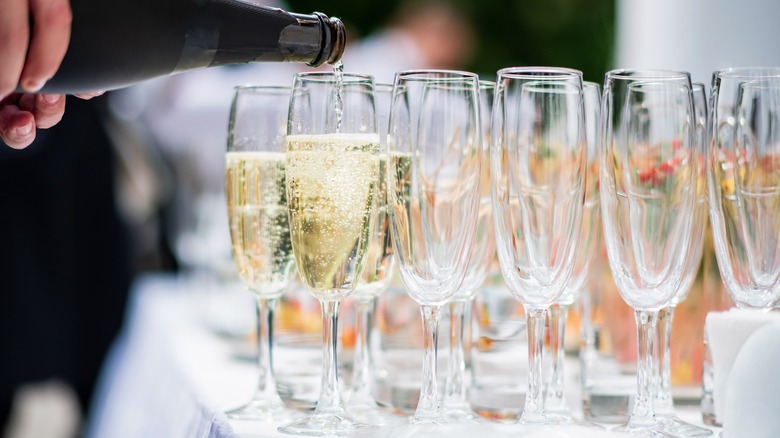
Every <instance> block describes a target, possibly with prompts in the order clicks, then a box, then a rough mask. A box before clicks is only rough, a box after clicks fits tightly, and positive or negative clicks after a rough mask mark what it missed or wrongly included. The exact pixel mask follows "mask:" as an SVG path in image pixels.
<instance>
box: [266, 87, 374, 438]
mask: <svg viewBox="0 0 780 438" xmlns="http://www.w3.org/2000/svg"><path fill="white" fill-rule="evenodd" d="M287 134H288V135H287V159H286V166H287V167H286V178H287V179H286V183H287V185H286V188H287V199H288V211H289V217H290V236H291V240H292V249H293V254H294V255H295V263H296V266H297V267H298V274H299V275H300V278H301V280H303V282H304V284H306V286H307V288H308V289H309V292H311V293H312V295H313V296H314V297H315V298H317V299H318V300H319V301H320V304H321V306H322V319H323V330H322V333H323V356H322V358H323V361H322V380H321V385H320V395H319V400H318V402H317V407H316V408H315V410H314V413H313V414H311V415H310V416H308V417H306V418H303V419H301V420H298V421H295V422H293V423H291V424H288V425H286V426H282V427H280V428H279V431H280V432H283V433H290V434H299V435H319V436H321V435H337V436H342V435H348V434H350V433H352V432H353V431H354V430H356V429H359V428H361V427H364V425H362V424H361V423H358V422H356V421H354V420H352V419H351V418H350V417H349V416H348V415H347V413H346V411H345V409H344V406H343V403H342V400H341V394H340V391H339V383H338V369H337V358H336V342H337V339H338V337H337V334H338V308H339V303H340V301H341V300H342V299H343V298H344V297H346V296H347V295H349V293H350V292H352V290H353V289H354V288H355V286H356V285H357V284H358V282H359V281H360V275H361V273H362V270H363V265H364V263H365V259H366V254H367V252H368V251H367V250H368V247H369V242H370V237H371V236H370V234H371V226H372V219H373V216H374V208H375V199H376V197H377V196H378V189H377V184H378V182H379V134H378V131H377V126H376V113H375V103H374V79H373V77H371V76H368V75H359V74H353V73H343V74H339V75H336V74H334V73H325V72H308V73H298V74H297V75H296V76H295V80H294V83H293V90H292V96H291V97H290V113H289V123H288V129H287Z"/></svg>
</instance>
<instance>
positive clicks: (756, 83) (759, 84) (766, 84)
mask: <svg viewBox="0 0 780 438" xmlns="http://www.w3.org/2000/svg"><path fill="white" fill-rule="evenodd" d="M739 88H740V89H741V90H744V89H745V88H755V89H757V90H776V89H780V77H774V76H771V77H760V78H755V79H751V80H748V81H744V82H740V83H739Z"/></svg>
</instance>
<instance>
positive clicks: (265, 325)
mask: <svg viewBox="0 0 780 438" xmlns="http://www.w3.org/2000/svg"><path fill="white" fill-rule="evenodd" d="M276 302H277V299H276V298H270V299H269V298H260V297H258V298H257V365H258V368H259V378H258V382H257V389H256V390H255V395H254V398H253V400H264V401H269V402H273V403H276V402H278V403H279V404H281V403H282V399H281V398H280V397H279V393H278V392H277V391H276V379H275V378H274V371H273V365H272V364H273V330H274V310H275V309H276Z"/></svg>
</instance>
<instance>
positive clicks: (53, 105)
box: [32, 94, 65, 129]
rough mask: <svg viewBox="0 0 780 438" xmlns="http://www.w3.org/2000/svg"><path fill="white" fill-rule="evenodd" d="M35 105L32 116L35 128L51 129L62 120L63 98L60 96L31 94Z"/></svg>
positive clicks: (63, 111)
mask: <svg viewBox="0 0 780 438" xmlns="http://www.w3.org/2000/svg"><path fill="white" fill-rule="evenodd" d="M32 96H34V98H35V105H34V108H33V111H32V113H33V116H35V126H36V127H38V128H41V129H46V128H51V127H52V126H54V125H56V124H57V123H59V121H60V120H62V115H63V114H64V113H65V96H64V95H62V94H33V95H32Z"/></svg>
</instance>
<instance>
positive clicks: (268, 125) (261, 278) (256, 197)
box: [225, 86, 297, 421]
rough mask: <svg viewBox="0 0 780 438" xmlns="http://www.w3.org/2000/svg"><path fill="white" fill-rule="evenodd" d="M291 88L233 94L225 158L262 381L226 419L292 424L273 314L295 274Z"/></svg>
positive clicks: (236, 250)
mask: <svg viewBox="0 0 780 438" xmlns="http://www.w3.org/2000/svg"><path fill="white" fill-rule="evenodd" d="M289 99H290V88H289V87H275V86H244V87H236V89H235V93H234V96H233V104H232V107H231V110H230V125H229V129H228V145H227V153H226V155H225V168H226V169H225V170H226V171H225V186H226V192H227V207H228V217H229V222H230V237H231V241H232V247H233V251H232V252H233V260H234V261H235V264H236V267H237V268H238V274H239V276H240V277H241V280H242V281H243V283H244V284H245V285H246V286H247V288H249V290H250V291H251V292H253V293H254V294H255V295H256V298H257V347H258V351H257V359H258V361H257V362H258V366H259V375H260V377H259V379H258V383H257V388H256V389H255V392H254V395H253V396H252V400H251V401H250V402H249V403H247V404H246V405H244V406H242V407H240V408H237V409H233V410H230V411H228V412H227V415H228V417H230V418H233V419H239V420H260V421H278V420H283V419H286V418H290V417H294V416H295V415H296V414H297V412H295V411H293V410H288V409H287V408H286V407H285V405H284V403H283V402H282V399H281V398H280V397H279V394H278V393H277V390H276V381H275V379H274V373H273V366H272V352H273V338H272V336H271V334H272V328H273V315H274V308H275V307H276V303H277V300H278V298H279V297H280V296H281V294H282V292H283V291H284V289H285V288H286V287H287V286H288V284H289V282H290V276H291V273H292V270H293V267H294V261H293V255H292V248H291V246H290V228H289V226H288V221H287V195H286V193H285V188H284V184H285V174H284V171H285V165H284V164H285V163H284V149H285V138H286V132H285V131H286V127H287V109H286V107H287V103H288V102H289Z"/></svg>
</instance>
